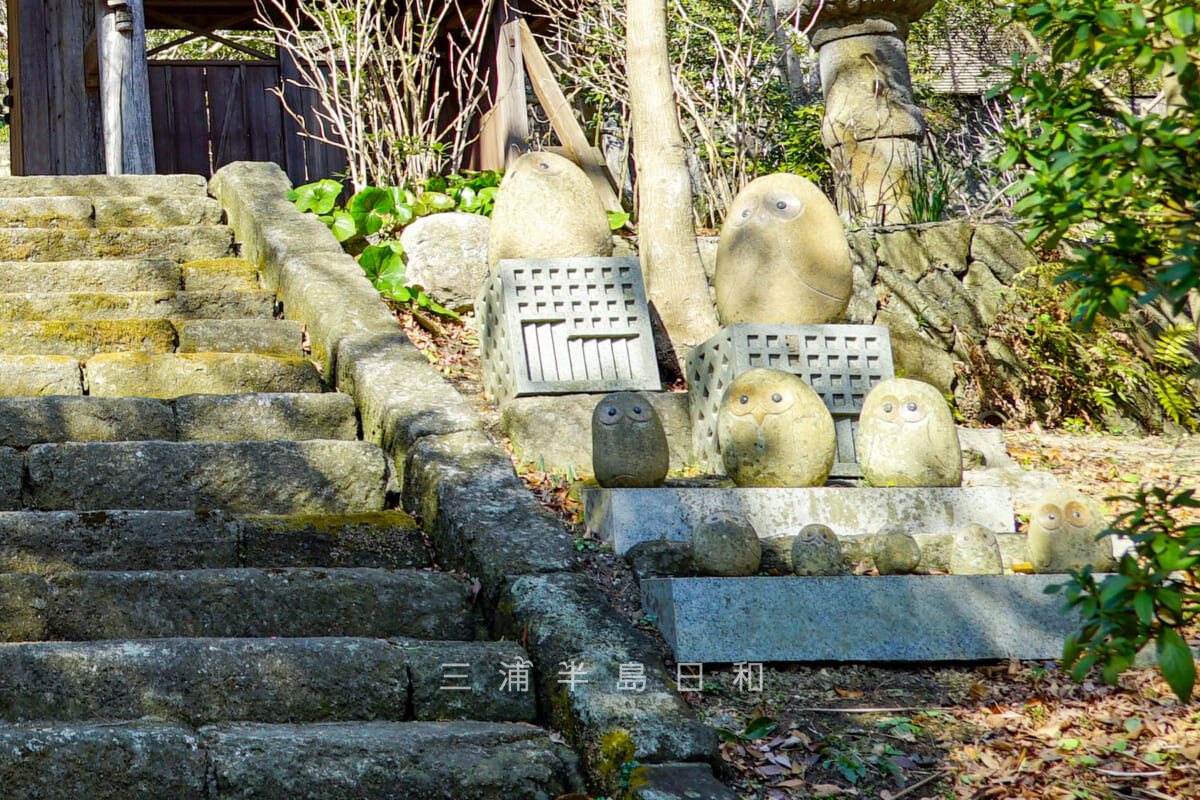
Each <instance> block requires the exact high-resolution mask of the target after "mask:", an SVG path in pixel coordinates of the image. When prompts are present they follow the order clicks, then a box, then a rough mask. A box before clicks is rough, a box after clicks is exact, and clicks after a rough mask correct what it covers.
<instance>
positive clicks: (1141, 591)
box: [1047, 487, 1200, 702]
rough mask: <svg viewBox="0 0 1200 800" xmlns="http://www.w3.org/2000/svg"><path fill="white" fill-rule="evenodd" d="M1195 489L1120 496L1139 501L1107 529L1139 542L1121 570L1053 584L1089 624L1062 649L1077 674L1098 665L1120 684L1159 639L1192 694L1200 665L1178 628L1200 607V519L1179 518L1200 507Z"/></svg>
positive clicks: (1164, 657)
mask: <svg viewBox="0 0 1200 800" xmlns="http://www.w3.org/2000/svg"><path fill="white" fill-rule="evenodd" d="M1196 492H1197V490H1196V489H1164V488H1159V487H1155V488H1151V489H1142V490H1141V491H1139V492H1138V493H1137V494H1135V495H1134V496H1132V497H1125V498H1116V499H1123V500H1129V501H1131V502H1133V503H1134V504H1135V508H1134V510H1133V511H1130V512H1129V513H1127V514H1125V515H1123V516H1122V517H1121V518H1120V519H1118V520H1117V522H1116V524H1115V525H1114V526H1113V528H1112V529H1110V530H1109V531H1107V532H1106V533H1104V534H1101V535H1105V536H1107V535H1113V534H1121V535H1123V536H1126V537H1128V538H1129V539H1130V540H1131V541H1132V543H1133V546H1132V548H1131V549H1130V550H1129V551H1128V552H1127V553H1126V554H1125V555H1123V556H1121V559H1120V560H1119V561H1118V562H1117V568H1116V572H1114V573H1113V574H1110V575H1106V576H1103V577H1102V578H1098V577H1097V576H1096V575H1093V574H1092V572H1091V569H1090V568H1085V569H1084V570H1083V571H1082V572H1072V573H1071V579H1070V580H1069V581H1067V582H1066V583H1064V584H1061V585H1059V586H1054V587H1050V588H1049V589H1048V590H1047V591H1051V592H1058V591H1061V592H1063V593H1064V594H1065V596H1066V599H1067V602H1068V604H1069V605H1070V606H1071V607H1072V608H1075V609H1076V610H1077V611H1079V612H1080V613H1081V614H1082V616H1083V627H1082V628H1081V629H1080V631H1079V632H1078V633H1076V634H1075V635H1073V636H1071V637H1070V638H1069V639H1068V640H1067V643H1066V646H1065V647H1064V648H1063V662H1064V665H1065V666H1067V667H1069V668H1070V669H1071V672H1072V675H1073V676H1074V677H1075V678H1076V679H1077V680H1079V679H1082V677H1083V676H1084V675H1086V674H1087V672H1088V671H1089V670H1090V669H1091V668H1092V667H1099V668H1100V671H1101V674H1102V675H1103V676H1104V679H1105V680H1106V681H1108V682H1109V683H1115V682H1116V680H1117V677H1118V676H1119V675H1120V674H1121V672H1123V671H1124V670H1126V669H1128V668H1129V667H1130V666H1132V665H1133V661H1134V658H1135V656H1136V655H1137V653H1138V651H1139V650H1141V649H1142V648H1143V647H1145V646H1146V645H1147V644H1149V643H1150V642H1153V643H1154V646H1155V655H1156V656H1157V660H1158V666H1159V669H1160V670H1161V671H1162V674H1163V677H1164V678H1165V679H1166V681H1167V683H1168V684H1170V686H1171V689H1172V690H1173V691H1174V692H1175V694H1176V695H1177V696H1178V697H1179V699H1180V700H1182V701H1184V702H1186V701H1187V700H1188V699H1189V698H1190V697H1191V694H1192V688H1193V686H1194V684H1195V681H1196V664H1195V659H1194V658H1193V656H1192V652H1191V650H1190V649H1189V647H1188V645H1187V642H1186V641H1185V640H1184V639H1183V637H1182V636H1181V635H1180V633H1179V630H1180V628H1182V627H1183V626H1185V625H1188V624H1189V623H1190V622H1192V621H1193V620H1194V619H1195V617H1196V614H1197V612H1200V594H1198V593H1197V579H1200V524H1197V523H1194V522H1191V523H1184V522H1180V517H1181V516H1183V513H1186V512H1191V513H1192V514H1193V515H1194V513H1195V512H1196V510H1198V509H1200V497H1198V496H1197V494H1196ZM1193 518H1194V516H1193Z"/></svg>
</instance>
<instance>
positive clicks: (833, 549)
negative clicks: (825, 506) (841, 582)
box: [792, 524, 843, 576]
mask: <svg viewBox="0 0 1200 800" xmlns="http://www.w3.org/2000/svg"><path fill="white" fill-rule="evenodd" d="M842 571H843V570H842V543H841V541H840V540H839V539H838V538H837V534H835V533H834V532H833V530H832V529H830V527H829V526H828V525H815V524H814V525H805V526H804V527H803V528H801V529H800V533H799V534H797V535H796V538H795V539H793V540H792V572H794V573H796V574H797V575H803V576H809V575H841V574H842Z"/></svg>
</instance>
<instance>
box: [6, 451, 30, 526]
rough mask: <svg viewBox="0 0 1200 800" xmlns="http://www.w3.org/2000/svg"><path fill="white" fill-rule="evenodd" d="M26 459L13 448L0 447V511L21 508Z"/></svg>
mask: <svg viewBox="0 0 1200 800" xmlns="http://www.w3.org/2000/svg"><path fill="white" fill-rule="evenodd" d="M24 473H25V457H24V456H23V455H22V454H21V453H20V452H19V451H17V450H14V449H12V448H11V447H0V511H11V510H16V509H18V508H21V483H22V481H23V479H24Z"/></svg>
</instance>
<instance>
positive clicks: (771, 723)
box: [742, 717, 778, 739]
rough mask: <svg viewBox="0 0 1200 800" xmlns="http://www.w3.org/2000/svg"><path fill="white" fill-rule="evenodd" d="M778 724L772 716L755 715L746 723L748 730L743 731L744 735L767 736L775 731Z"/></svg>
mask: <svg viewBox="0 0 1200 800" xmlns="http://www.w3.org/2000/svg"><path fill="white" fill-rule="evenodd" d="M777 724H778V723H776V722H775V720H773V719H771V718H770V717H755V718H754V719H752V720H750V721H749V722H747V723H746V730H745V731H743V732H742V737H743V738H745V739H762V738H765V737H767V736H770V735H771V734H772V733H774V732H775V728H776V726H777Z"/></svg>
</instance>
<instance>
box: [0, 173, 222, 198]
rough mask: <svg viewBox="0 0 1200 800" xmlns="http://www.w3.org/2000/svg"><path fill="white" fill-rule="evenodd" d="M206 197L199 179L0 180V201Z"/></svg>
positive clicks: (205, 188) (205, 187)
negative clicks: (74, 198)
mask: <svg viewBox="0 0 1200 800" xmlns="http://www.w3.org/2000/svg"><path fill="white" fill-rule="evenodd" d="M146 195H155V196H162V195H170V196H185V197H197V196H199V197H205V196H207V195H208V182H207V181H205V180H204V178H203V176H200V175H119V176H112V175H33V176H22V177H9V176H5V177H0V197H64V196H65V197H143V196H146Z"/></svg>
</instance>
